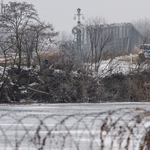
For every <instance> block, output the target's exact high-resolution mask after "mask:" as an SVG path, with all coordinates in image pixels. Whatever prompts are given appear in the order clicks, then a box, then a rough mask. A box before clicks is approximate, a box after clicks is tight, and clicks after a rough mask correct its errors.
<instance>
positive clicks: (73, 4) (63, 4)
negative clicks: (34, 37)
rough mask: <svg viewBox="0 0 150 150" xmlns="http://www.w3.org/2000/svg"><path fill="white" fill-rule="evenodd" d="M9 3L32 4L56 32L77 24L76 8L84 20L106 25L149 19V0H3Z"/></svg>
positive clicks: (68, 29) (69, 30) (69, 29)
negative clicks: (98, 20)
mask: <svg viewBox="0 0 150 150" xmlns="http://www.w3.org/2000/svg"><path fill="white" fill-rule="evenodd" d="M9 1H18V2H23V1H25V2H27V3H32V4H33V5H34V6H35V8H36V10H37V11H38V14H39V16H40V18H41V20H43V21H46V22H49V23H51V24H53V25H54V27H55V30H56V31H63V30H64V31H68V32H71V30H72V27H73V26H75V25H76V22H77V21H76V20H73V16H74V14H76V13H77V8H81V13H83V14H84V16H85V19H86V18H88V17H96V16H102V17H104V18H105V19H106V20H107V21H108V23H121V22H132V21H133V20H138V19H142V18H150V15H149V14H150V0H3V2H4V3H8V2H9ZM82 22H83V21H82Z"/></svg>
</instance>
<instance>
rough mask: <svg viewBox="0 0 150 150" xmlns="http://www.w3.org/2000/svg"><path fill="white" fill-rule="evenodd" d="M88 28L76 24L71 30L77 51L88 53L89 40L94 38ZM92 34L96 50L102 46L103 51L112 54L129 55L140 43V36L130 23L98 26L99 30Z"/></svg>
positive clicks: (89, 47) (89, 48)
mask: <svg viewBox="0 0 150 150" xmlns="http://www.w3.org/2000/svg"><path fill="white" fill-rule="evenodd" d="M88 28H89V27H88V26H84V25H83V24H78V25H77V26H75V27H74V28H73V29H72V33H73V34H74V37H75V39H74V41H75V45H76V49H77V50H78V51H82V52H90V50H91V44H92V43H91V38H94V36H93V35H92V36H91V31H89V30H88ZM94 28H95V27H93V29H92V30H93V31H94V30H95V29H94ZM93 31H92V32H93ZM94 34H96V36H95V38H97V39H96V40H97V41H96V42H97V43H96V44H97V49H101V47H102V46H104V50H105V51H106V50H107V51H109V52H112V53H113V54H116V53H117V52H128V53H131V51H132V49H133V48H134V47H139V46H140V44H141V43H142V36H141V34H140V33H139V32H138V31H137V30H136V29H135V27H134V26H133V25H132V24H131V23H121V24H116V23H115V24H105V25H100V29H97V30H96V33H94ZM107 36H111V38H110V40H109V41H107V42H106V41H105V39H106V37H107ZM104 43H105V45H104Z"/></svg>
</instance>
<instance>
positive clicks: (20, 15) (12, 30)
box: [0, 2, 38, 70]
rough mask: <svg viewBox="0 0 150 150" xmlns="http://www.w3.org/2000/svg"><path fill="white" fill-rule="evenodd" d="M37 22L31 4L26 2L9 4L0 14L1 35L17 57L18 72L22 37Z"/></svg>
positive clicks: (36, 15) (35, 13) (36, 16)
mask: <svg viewBox="0 0 150 150" xmlns="http://www.w3.org/2000/svg"><path fill="white" fill-rule="evenodd" d="M35 21H36V22H37V21H38V14H37V12H36V10H35V9H34V6H33V5H32V4H27V3H26V2H23V3H19V2H9V3H8V4H7V5H4V6H3V10H2V13H1V14H0V27H1V31H2V32H1V34H4V32H5V35H6V37H7V39H6V40H8V39H9V42H10V43H11V44H12V45H13V50H14V52H15V53H16V54H17V55H18V56H19V60H18V64H17V65H18V69H19V70H20V67H21V61H22V51H23V47H22V43H23V37H24V34H25V32H26V29H27V28H28V26H29V25H30V24H31V23H33V22H35Z"/></svg>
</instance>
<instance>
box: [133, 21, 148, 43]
mask: <svg viewBox="0 0 150 150" xmlns="http://www.w3.org/2000/svg"><path fill="white" fill-rule="evenodd" d="M133 25H134V27H135V28H136V29H137V30H138V31H139V32H140V33H141V38H142V40H143V44H145V43H149V42H150V19H148V18H144V19H139V20H138V21H133Z"/></svg>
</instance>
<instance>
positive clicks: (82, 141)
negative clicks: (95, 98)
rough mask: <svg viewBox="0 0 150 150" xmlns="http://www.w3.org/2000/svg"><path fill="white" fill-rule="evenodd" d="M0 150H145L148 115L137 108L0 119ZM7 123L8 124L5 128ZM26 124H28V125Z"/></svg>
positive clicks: (3, 116)
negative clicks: (64, 115)
mask: <svg viewBox="0 0 150 150" xmlns="http://www.w3.org/2000/svg"><path fill="white" fill-rule="evenodd" d="M6 120H7V121H6ZM0 122H1V124H0V137H1V143H0V148H1V149H2V150H5V149H12V150H21V149H24V150H26V149H27V150H30V149H32V150H33V149H34V150H53V149H55V150H65V149H72V150H81V149H86V150H93V149H94V150H108V149H110V150H147V149H149V148H150V144H149V139H150V135H149V133H150V112H149V111H146V110H144V109H141V108H135V109H118V110H113V111H108V112H100V113H90V114H72V115H68V116H66V117H63V116H62V115H46V116H45V115H44V116H38V115H25V116H24V117H19V115H18V114H17V113H11V112H9V113H5V114H1V116H0ZM6 122H7V124H8V122H9V125H7V124H6ZM28 122H30V124H28Z"/></svg>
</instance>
